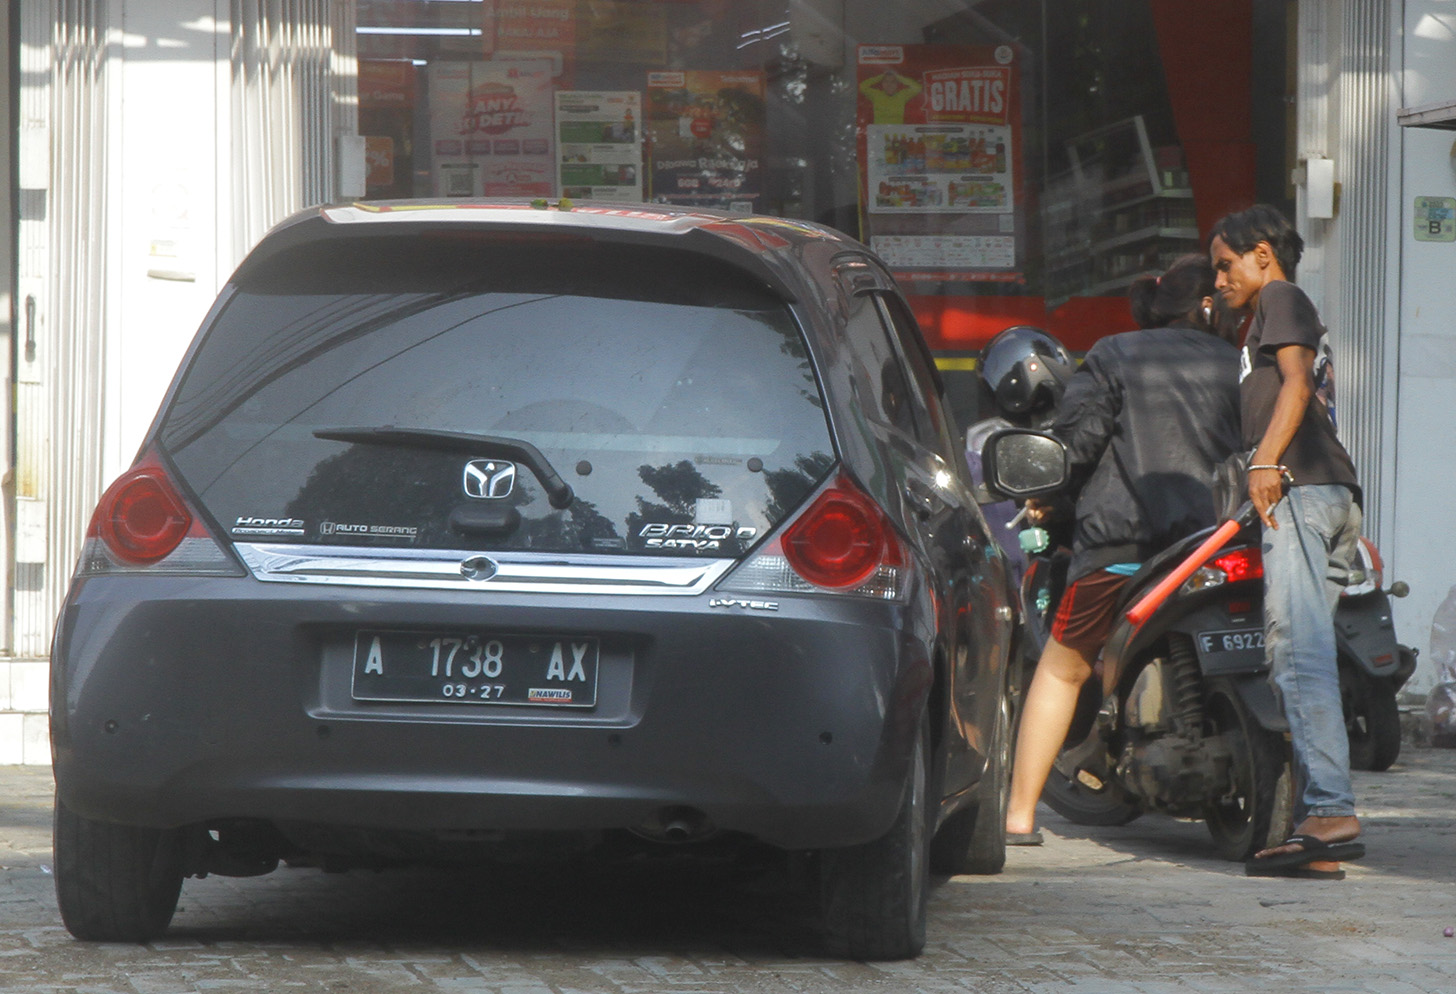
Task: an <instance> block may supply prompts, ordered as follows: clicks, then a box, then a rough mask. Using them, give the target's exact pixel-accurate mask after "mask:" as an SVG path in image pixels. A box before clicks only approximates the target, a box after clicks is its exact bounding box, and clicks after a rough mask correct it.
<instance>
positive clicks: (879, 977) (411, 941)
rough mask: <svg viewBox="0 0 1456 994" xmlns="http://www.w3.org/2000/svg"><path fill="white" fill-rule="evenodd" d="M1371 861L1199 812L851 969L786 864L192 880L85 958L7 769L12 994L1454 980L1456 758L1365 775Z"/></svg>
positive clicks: (1076, 842)
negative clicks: (1244, 846) (1236, 851)
mask: <svg viewBox="0 0 1456 994" xmlns="http://www.w3.org/2000/svg"><path fill="white" fill-rule="evenodd" d="M1356 790H1357V792H1358V795H1359V797H1360V801H1361V807H1362V815H1363V816H1364V819H1365V826H1366V834H1365V840H1366V843H1367V845H1368V847H1369V850H1370V852H1369V856H1368V857H1367V858H1366V859H1365V860H1363V861H1361V862H1358V863H1351V864H1347V869H1348V873H1349V876H1348V877H1347V879H1346V880H1344V881H1339V882H1326V881H1299V880H1271V879H1262V878H1249V877H1245V876H1244V875H1243V870H1242V867H1241V866H1240V865H1238V864H1232V863H1226V862H1223V861H1220V860H1218V859H1216V858H1214V857H1213V856H1212V855H1211V854H1210V852H1209V846H1208V837H1207V833H1206V831H1205V830H1204V828H1203V826H1202V825H1201V824H1198V823H1186V822H1178V821H1174V820H1172V819H1167V818H1160V817H1152V816H1148V817H1144V818H1142V819H1139V820H1138V821H1135V822H1133V823H1132V824H1130V825H1127V826H1123V827H1121V828H1105V829H1083V828H1079V827H1077V826H1074V825H1070V824H1068V823H1067V822H1065V821H1063V820H1061V819H1059V818H1057V817H1056V816H1055V815H1053V814H1051V813H1049V812H1046V811H1045V809H1043V814H1044V816H1045V817H1044V822H1043V827H1044V828H1045V830H1046V833H1047V844H1046V845H1045V846H1043V847H1042V848H1040V849H1012V850H1011V851H1010V854H1009V857H1010V858H1009V860H1008V864H1007V868H1006V872H1004V873H1003V874H1001V875H999V876H996V877H979V878H977V877H955V878H951V879H949V880H945V881H943V882H941V883H939V884H938V886H937V887H936V889H935V891H934V894H933V896H932V898H931V917H930V941H929V945H928V947H927V949H926V952H925V954H924V955H923V956H922V957H920V958H919V959H918V960H914V961H911V962H906V963H888V964H871V965H866V964H860V963H844V962H836V961H833V960H828V959H824V958H822V957H820V956H819V955H818V954H817V953H816V952H815V950H814V947H813V942H812V929H811V922H810V917H809V913H808V908H807V907H806V906H805V904H804V902H802V901H801V900H800V899H798V898H797V897H795V896H794V893H793V891H792V890H791V888H790V887H788V886H787V884H786V882H785V880H784V879H783V878H782V877H779V876H777V875H775V874H771V873H769V874H764V873H753V872H749V871H748V870H746V869H745V868H743V867H735V866H729V865H723V864H701V863H689V862H685V861H681V860H669V861H661V862H656V863H652V864H647V865H638V864H611V865H600V866H593V867H589V868H588V869H586V870H585V871H583V870H580V869H576V870H572V871H568V870H566V869H565V868H559V867H551V866H544V867H543V866H541V865H539V864H537V865H529V864H528V865H523V866H516V867H504V868H499V869H495V870H492V871H489V872H466V873H461V872H444V871H439V870H411V871H395V872H386V873H378V874H375V873H363V872H355V873H350V874H344V875H326V874H323V873H320V872H318V871H316V870H280V871H278V872H276V873H274V874H271V875H269V876H266V877H259V878H252V879H240V880H237V879H227V878H216V877H210V878H208V879H206V880H189V881H187V883H186V885H185V886H184V888H183V892H182V906H181V909H180V910H179V911H178V914H177V917H176V919H175V921H174V923H173V926H172V930H171V931H170V932H169V933H168V935H167V936H166V938H165V939H164V940H162V941H159V942H156V943H153V944H151V945H150V946H104V945H87V944H82V943H77V942H75V941H73V940H72V939H71V938H70V937H69V936H68V935H67V933H66V932H65V930H64V929H63V928H62V927H61V925H60V921H59V917H58V915H57V912H56V907H55V899H54V895H53V893H52V881H51V877H50V862H51V855H50V839H49V820H50V814H49V807H50V792H51V780H50V776H49V772H48V771H47V770H46V769H44V768H37V767H14V766H12V767H0V864H3V868H0V994H8V992H12V991H14V992H19V991H25V992H27V994H40V992H44V994H48V992H60V991H67V992H72V991H77V992H98V994H99V992H131V994H178V992H203V991H263V990H267V991H274V990H293V991H302V992H314V991H319V992H331V994H342V992H347V994H359V992H364V994H372V992H394V991H415V992H421V994H427V992H434V991H445V992H451V994H455V992H492V994H495V992H499V994H546V992H553V994H572V992H593V994H595V992H605V994H653V992H664V994H665V992H675V994H677V992H681V994H689V992H690V994H718V992H723V994H728V992H733V994H738V992H775V994H777V992H804V994H818V992H825V994H828V992H834V994H844V992H851V991H853V992H857V991H876V992H896V994H898V992H901V991H907V992H908V991H925V992H951V991H974V992H977V994H980V992H991V994H996V992H1018V994H1021V992H1034V994H1043V992H1045V994H1051V992H1058V994H1061V992H1075V994H1104V992H1138V994H1170V992H1181V991H1200V992H1203V991H1212V992H1244V991H1259V992H1264V994H1268V992H1279V994H1285V992H1305V991H1309V992H1313V991H1320V992H1343V991H1351V992H1375V994H1435V992H1441V994H1450V992H1453V991H1456V938H1449V939H1448V938H1445V937H1444V936H1443V934H1442V930H1443V929H1444V928H1445V927H1447V926H1453V927H1456V750H1441V749H1416V748H1413V747H1411V746H1409V745H1408V746H1407V747H1406V751H1405V753H1404V755H1403V756H1402V758H1401V761H1400V762H1399V763H1398V764H1397V765H1396V767H1395V768H1393V769H1392V770H1390V771H1388V772H1385V773H1358V774H1356Z"/></svg>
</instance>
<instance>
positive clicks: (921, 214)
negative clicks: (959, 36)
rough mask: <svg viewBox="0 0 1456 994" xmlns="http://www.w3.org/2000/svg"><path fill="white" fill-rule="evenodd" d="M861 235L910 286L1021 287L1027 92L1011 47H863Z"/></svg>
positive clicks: (860, 84) (860, 67) (860, 61)
mask: <svg viewBox="0 0 1456 994" xmlns="http://www.w3.org/2000/svg"><path fill="white" fill-rule="evenodd" d="M857 79H858V90H859V98H858V124H859V157H860V161H859V164H860V175H861V177H862V180H861V196H862V205H863V226H864V231H863V237H864V240H865V241H867V242H868V243H869V245H870V247H871V248H873V249H874V250H875V251H876V252H877V253H879V254H880V255H881V256H882V257H883V258H884V259H885V261H886V262H888V263H889V264H890V266H891V268H893V269H894V270H895V271H896V274H897V275H899V276H901V277H902V278H905V279H909V280H912V281H913V280H921V281H935V282H944V281H951V282H954V281H996V282H1019V281H1021V280H1022V278H1023V277H1022V268H1023V263H1022V259H1023V255H1024V251H1025V249H1024V246H1023V245H1022V244H1020V241H1019V239H1020V232H1021V230H1022V221H1021V215H1022V213H1023V206H1022V202H1021V200H1022V184H1021V95H1020V77H1019V68H1018V66H1017V64H1016V52H1015V50H1014V49H1013V48H1012V47H1011V46H1008V45H1002V46H997V47H994V48H993V47H989V46H963V45H861V46H859V49H858V73H857Z"/></svg>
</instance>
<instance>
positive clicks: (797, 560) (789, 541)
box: [719, 476, 908, 600]
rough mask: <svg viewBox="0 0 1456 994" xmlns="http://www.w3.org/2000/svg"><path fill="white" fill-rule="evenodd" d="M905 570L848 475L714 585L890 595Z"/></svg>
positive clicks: (875, 512) (884, 527)
mask: <svg viewBox="0 0 1456 994" xmlns="http://www.w3.org/2000/svg"><path fill="white" fill-rule="evenodd" d="M907 573H908V570H907V560H906V558H905V552H904V549H903V547H902V546H901V544H900V539H899V537H898V536H897V535H896V534H895V530H894V528H893V526H892V525H891V524H890V521H889V519H888V518H886V517H885V514H884V512H882V511H881V510H880V508H879V506H878V505H877V504H875V502H874V501H873V500H871V499H870V498H869V497H867V496H866V495H865V494H864V493H863V492H861V491H860V490H859V488H858V487H856V486H855V484H854V483H853V482H851V481H850V480H849V478H848V477H845V476H840V477H838V478H836V479H835V480H834V481H833V482H831V483H830V484H829V485H827V486H826V487H824V489H822V490H821V491H820V492H819V493H818V494H817V495H816V496H815V497H814V499H813V500H811V501H810V502H809V505H808V507H806V508H805V509H804V510H803V511H802V512H800V513H799V515H798V516H797V517H796V518H795V519H794V520H793V521H792V522H790V524H789V525H788V527H786V528H785V529H784V530H783V532H782V534H781V535H779V536H776V537H775V538H773V539H772V540H770V541H769V542H767V543H766V544H765V545H764V547H763V548H762V549H760V550H759V551H757V552H756V553H754V554H753V555H752V556H750V557H749V559H748V560H747V561H745V562H744V563H742V564H741V565H740V566H739V567H738V568H737V569H735V570H734V571H733V572H732V573H730V574H729V575H728V577H727V578H726V579H724V581H723V582H722V583H721V584H719V588H720V589H723V590H734V591H742V592H745V593H786V592H803V593H809V592H817V593H835V594H853V595H856V596H860V597H875V598H879V599H882V600H895V599H898V598H899V597H900V596H901V595H902V594H903V593H904V589H905V578H906V576H907Z"/></svg>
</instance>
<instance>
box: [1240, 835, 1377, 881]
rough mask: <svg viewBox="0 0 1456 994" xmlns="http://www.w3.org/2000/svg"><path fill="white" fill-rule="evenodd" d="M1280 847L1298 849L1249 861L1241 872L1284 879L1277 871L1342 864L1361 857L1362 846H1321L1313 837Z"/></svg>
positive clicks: (1294, 838)
mask: <svg viewBox="0 0 1456 994" xmlns="http://www.w3.org/2000/svg"><path fill="white" fill-rule="evenodd" d="M1280 845H1284V846H1299V847H1300V849H1299V851H1298V852H1286V853H1278V854H1276V855H1274V856H1266V857H1264V858H1263V859H1258V858H1257V857H1256V858H1253V859H1250V860H1249V861H1248V862H1246V863H1245V864H1244V872H1245V873H1246V874H1247V875H1249V876H1251V877H1272V876H1288V874H1283V873H1279V872H1278V871H1280V870H1288V869H1295V868H1307V866H1308V864H1310V863H1318V862H1330V863H1343V862H1345V861H1346V860H1351V859H1359V858H1360V857H1361V856H1364V855H1365V844H1364V843H1363V842H1325V841H1324V840H1323V839H1317V838H1315V837H1314V836H1313V835H1301V834H1295V835H1291V836H1290V837H1289V838H1287V839H1285V840H1284V841H1283V842H1281V843H1280ZM1339 872H1341V873H1343V872H1344V871H1339Z"/></svg>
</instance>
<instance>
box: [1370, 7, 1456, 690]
mask: <svg viewBox="0 0 1456 994" xmlns="http://www.w3.org/2000/svg"><path fill="white" fill-rule="evenodd" d="M1399 44H1400V46H1401V49H1402V51H1401V52H1400V56H1401V59H1402V60H1403V61H1402V62H1398V63H1397V68H1401V67H1402V66H1403V72H1402V74H1401V78H1400V87H1401V103H1402V105H1403V106H1405V107H1416V106H1421V105H1425V104H1431V103H1437V102H1443V101H1448V100H1456V0H1408V2H1407V3H1406V4H1405V32H1404V38H1403V39H1401V40H1400V43H1399ZM1401 132H1402V134H1401V137H1400V140H1401V145H1402V147H1401V150H1400V151H1401V155H1400V160H1401V172H1400V176H1399V177H1398V182H1397V183H1395V184H1393V185H1394V186H1395V188H1396V189H1395V191H1394V193H1393V196H1395V197H1396V198H1398V204H1399V212H1400V219H1401V221H1400V223H1401V237H1400V255H1399V259H1398V265H1399V271H1400V303H1399V313H1400V325H1399V372H1398V389H1397V393H1396V400H1395V403H1396V407H1397V411H1396V446H1395V452H1394V453H1387V454H1386V456H1385V459H1386V462H1387V465H1390V463H1391V462H1392V461H1393V463H1394V466H1395V481H1396V482H1395V516H1394V518H1395V520H1394V536H1395V541H1394V547H1393V548H1391V549H1386V550H1383V551H1384V552H1385V553H1386V558H1387V581H1389V580H1390V579H1402V580H1405V581H1406V582H1407V583H1409V584H1410V586H1411V595H1410V596H1409V597H1408V598H1406V599H1405V600H1404V601H1399V602H1397V603H1396V608H1395V623H1396V632H1397V633H1398V635H1399V636H1400V639H1401V641H1403V642H1405V643H1407V644H1410V645H1414V646H1417V647H1419V648H1420V649H1421V651H1422V652H1423V653H1424V654H1426V655H1427V656H1429V637H1430V631H1431V618H1432V615H1433V614H1434V613H1435V611H1436V607H1437V606H1438V605H1439V604H1440V603H1441V601H1442V600H1443V599H1444V598H1445V597H1446V596H1447V592H1448V591H1449V590H1451V589H1452V587H1453V586H1456V242H1423V241H1417V240H1416V239H1415V235H1414V214H1415V209H1414V201H1415V198H1416V197H1417V196H1438V197H1456V157H1453V156H1456V147H1453V141H1456V132H1453V131H1438V130H1432V129H1425V128H1404V129H1401ZM1434 681H1435V672H1434V669H1433V667H1432V665H1431V663H1430V662H1429V660H1427V661H1424V662H1423V663H1422V664H1421V666H1420V668H1419V669H1418V670H1417V672H1416V676H1415V677H1413V678H1412V680H1411V683H1410V685H1409V688H1408V689H1411V690H1414V691H1425V690H1428V689H1429V688H1430V687H1431V685H1432V684H1433V683H1434Z"/></svg>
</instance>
